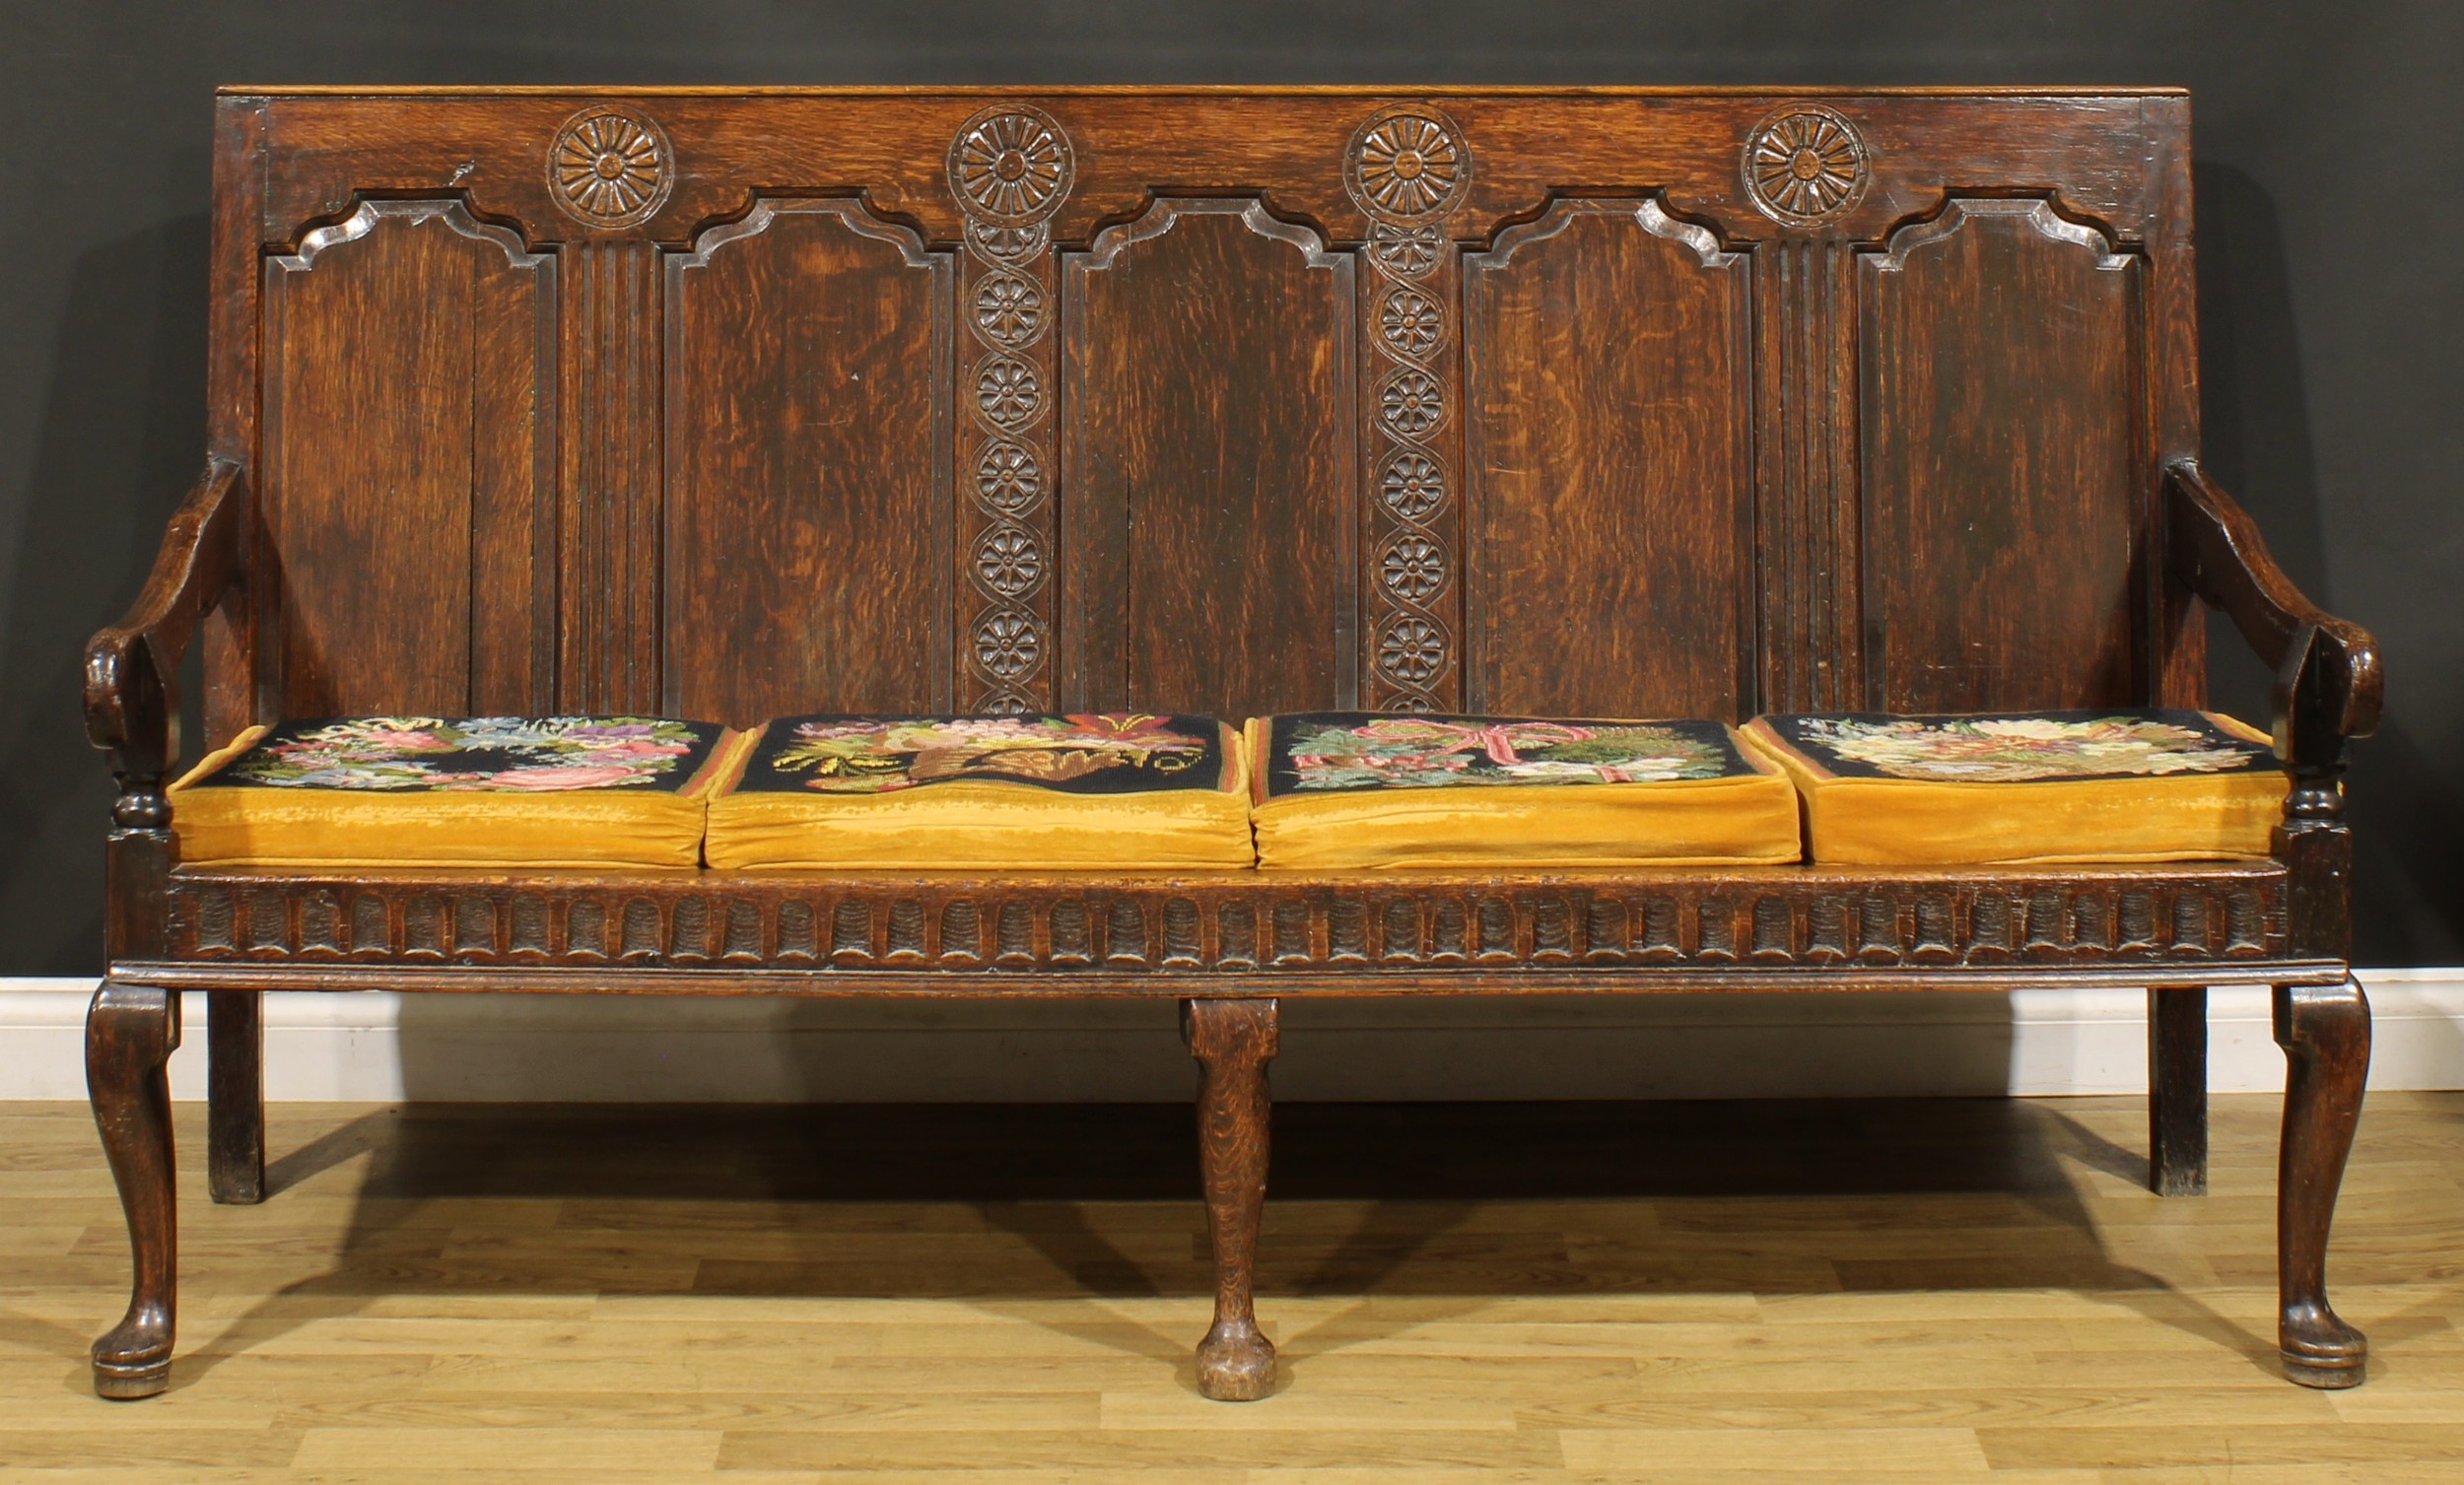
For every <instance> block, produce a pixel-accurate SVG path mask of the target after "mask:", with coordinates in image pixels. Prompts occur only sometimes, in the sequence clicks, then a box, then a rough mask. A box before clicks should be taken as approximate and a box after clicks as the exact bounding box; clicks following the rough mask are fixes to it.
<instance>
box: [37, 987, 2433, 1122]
mask: <svg viewBox="0 0 2464 1485" xmlns="http://www.w3.org/2000/svg"><path fill="white" fill-rule="evenodd" d="M2361 979H2362V982H2363V984H2364V985H2365V986H2366V987H2367V989H2368V991H2369V994H2370V998H2371V1004H2372V1007H2373V1009H2374V1011H2375V1014H2376V1026H2377V1041H2376V1054H2375V1056H2374V1058H2373V1060H2372V1064H2371V1067H2370V1086H2372V1087H2374V1088H2464V968H2455V969H2423V970H2364V971H2362V972H2361ZM92 989H93V986H92V984H91V983H89V982H87V981H82V980H76V979H0V1099H79V1098H83V1097H85V1070H84V1062H83V1053H82V1046H81V1027H82V1023H83V1021H84V1017H85V1011H86V1002H87V999H88V997H89V995H90V994H91V993H92ZM185 1015H186V1021H187V1041H186V1045H185V1046H182V1047H181V1048H180V1050H179V1051H178V1052H177V1053H176V1054H175V1055H174V1056H173V1057H172V1059H171V1092H172V1096H173V1097H174V1098H181V1099H193V1098H202V1097H203V1096H204V1092H205V1005H204V997H203V996H200V995H191V996H189V997H188V1003H187V1005H186V1007H185ZM265 1015H266V1094H267V1096H268V1097H269V1098H274V1099H330V1100H343V1101H352V1102H359V1101H388V1102H389V1101H395V1100H438V1101H445V1102H474V1101H477V1102H520V1101H537V1102H546V1103H654V1102H692V1103H713V1102H716V1103H805V1102H812V1103H856V1102H863V1103H873V1102H881V1103H994V1102H1021V1103H1040V1102H1080V1101H1091V1102H1110V1101H1142V1100H1158V1101H1161V1100H1179V1099H1184V1098H1187V1097H1189V1096H1190V1091H1191V1080H1192V1069H1191V1065H1190V1062H1189V1059H1188V1055H1187V1053H1186V1052H1184V1051H1183V1050H1182V1048H1181V1045H1180V1039H1179V1033H1178V1028H1177V1026H1176V1024H1175V1015H1176V1013H1175V1010H1174V1006H1173V1004H1172V1002H1170V1001H1168V1000H1157V1001H1152V1002H1122V1001H1104V1000H1067V999H1056V1000H1052V1001H1048V1002H1044V1003H1041V1004H1021V1003H1017V1002H1009V1001H1003V1002H990V1001H946V1000H937V1001H925V1000H917V1001H911V1002H908V1003H905V1004H898V1003H884V1002H881V1001H788V1000H778V999H718V998H684V997H672V998H671V997H648V996H605V997H600V996H569V995H537V996H529V995H390V994H347V995H343V994H333V995H319V994H313V993H283V994H273V995H269V996H267V997H266V1012H265ZM2208 1017H2209V1059H2210V1060H2209V1077H2210V1082H2211V1086H2212V1087H2213V1088H2214V1089H2215V1090H2216V1091H2218V1092H2220V1093H2222V1092H2249V1091H2258V1090H2267V1089H2281V1088H2282V1087H2283V1086H2284V1076H2285V1072H2284V1057H2283V1054H2282V1053H2281V1052H2279V1051H2278V1050H2277V1048H2276V1046H2275V1044H2274V1042H2273V1041H2272V1040H2271V1037H2270V1033H2269V1025H2268V992H2267V991H2266V990H2265V989H2263V988H2232V989H2219V990H2214V991H2211V992H2210V994H2209V997H2208ZM1282 1042H1283V1046H1282V1055H1281V1056H1280V1057H1279V1058H1278V1059H1277V1060H1276V1062H1275V1065H1274V1087H1275V1095H1276V1097H1277V1098H1281V1099H1290V1100H1367V1099H1378V1100H1387V1099H1392V1100H1427V1099H1480V1100H1488V1099H1641V1098H1662V1099H1668V1098H1677V1099H1719V1098H1779V1097H1790V1096H1800V1097H1832V1098H1839V1097H1928V1096H1961V1095H1971V1096H1972V1095H1994V1094H2005V1093H2009V1094H2021V1095H2062V1094H2089V1093H2137V1092H2141V1091H2144V1090H2145V1089H2146V1087H2147V1002H2146V997H2145V995H2143V994H2142V993H2141V992H2139V991H2136V990H2026V991H2020V992H2018V993H2015V994H2011V995H1999V994H1976V993H1972V992H1937V993H1932V994H1926V993H1909V994H1888V995H1880V994H1877V995H1835V994H1769V995H1736V994H1725V995H1653V996H1632V997H1612V996H1591V997H1582V996H1545V997H1518V998H1513V999H1506V998H1487V999H1462V1000H1452V999H1450V1000H1419V1001H1403V1000H1392V999H1380V1000H1355V1001H1325V1002H1318V1003H1314V1004H1313V1003H1307V1002H1296V1001H1286V1002H1285V1004H1284V1009H1283V1039H1282Z"/></svg>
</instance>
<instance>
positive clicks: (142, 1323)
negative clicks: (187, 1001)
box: [86, 984, 179, 1398]
mask: <svg viewBox="0 0 2464 1485" xmlns="http://www.w3.org/2000/svg"><path fill="white" fill-rule="evenodd" d="M178 1045H179V996H178V995H177V994H175V993H174V992H172V991H170V990H160V989H155V988H153V987H151V986H148V985H128V984H105V985H104V986H103V988H102V989H101V990H99V991H97V992H96V994H95V997H94V1008H93V1009H92V1010H91V1011H89V1012H88V1013H87V1016H86V1087H87V1090H88V1092H89V1093H90V1095H91V1096H92V1098H93V1100H94V1118H95V1127H96V1128H98V1129H100V1130H101V1131H102V1132H103V1156H104V1158H105V1159H106V1160H108V1161H109V1162H110V1165H111V1179H112V1181H115V1182H117V1183H118V1185H119V1192H120V1208H121V1210H123V1211H124V1212H126V1213H127V1215H128V1250H129V1258H130V1262H131V1266H132V1268H133V1269H134V1279H133V1281H132V1283H131V1284H130V1287H129V1296H128V1314H127V1315H126V1316H122V1317H121V1319H120V1322H119V1323H118V1324H116V1325H114V1326H112V1327H111V1328H110V1330H108V1331H107V1332H105V1333H104V1335H103V1338H102V1339H101V1340H98V1341H96V1342H95V1343H94V1389H95V1392H96V1394H97V1395H98V1396H103V1397H120V1398H127V1397H151V1396H153V1395H154V1394H155V1393H157V1392H160V1391H162V1390H163V1389H164V1388H165V1387H168V1386H170V1385H171V1330H172V1316H173V1310H174V1308H175V1302H176V1287H177V1284H178V1274H177V1263H178V1249H179V1246H178V1225H177V1215H178V1214H177V1209H176V1207H175V1205H174V1202H173V1196H172V1190H171V1077H170V1074H169V1072H168V1070H167V1069H166V1067H165V1065H164V1064H165V1063H167V1062H168V1061H170V1059H171V1048H172V1047H175V1046H178Z"/></svg>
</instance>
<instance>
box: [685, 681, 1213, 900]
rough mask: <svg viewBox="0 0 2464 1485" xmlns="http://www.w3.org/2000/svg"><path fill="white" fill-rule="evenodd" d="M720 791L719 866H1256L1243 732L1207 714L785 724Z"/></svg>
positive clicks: (817, 718)
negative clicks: (1250, 822)
mask: <svg viewBox="0 0 2464 1485" xmlns="http://www.w3.org/2000/svg"><path fill="white" fill-rule="evenodd" d="M723 772H724V774H725V775H726V780H725V782H724V783H723V785H722V787H721V788H720V789H719V792H718V793H716V794H715V795H714V796H713V799H712V804H711V816H710V827H709V835H708V839H707V840H706V842H705V843H704V849H705V851H706V853H707V857H708V859H709V861H710V864H711V865H713V866H730V867H750V868H764V867H798V866H810V867H892V868H905V867H933V868H944V869H952V870H976V869H1012V870H1014V869H1033V868H1039V867H1057V868H1066V867H1097V866H1100V867H1120V868H1160V867H1222V866H1247V865H1249V864H1250V861H1251V856H1250V844H1249V813H1248V811H1249V807H1248V793H1247V789H1248V770H1247V763H1246V756H1245V754H1244V753H1243V751H1242V749H1241V746H1240V738H1239V736H1238V734H1236V733H1234V732H1233V731H1232V730H1231V729H1230V728H1228V727H1226V726H1225V725H1224V724H1223V723H1222V722H1220V721H1217V720H1216V719H1214V718H1213V717H1209V716H1181V715H1153V714H1146V713H1132V712H1079V713H1071V714H1067V715H1026V716H888V715H877V714H861V715H843V714H824V715H813V716H790V717H782V718H780V719H778V720H776V721H771V722H768V723H765V724H764V725H763V726H762V727H761V728H760V729H758V730H757V731H755V732H753V733H749V734H747V735H746V736H745V737H744V738H743V739H742V740H741V742H740V743H739V744H738V745H737V746H736V748H735V750H734V757H733V759H732V760H731V762H730V763H729V764H728V765H726V766H725V767H724V769H723Z"/></svg>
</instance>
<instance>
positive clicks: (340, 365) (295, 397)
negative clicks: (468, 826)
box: [257, 201, 556, 716]
mask: <svg viewBox="0 0 2464 1485" xmlns="http://www.w3.org/2000/svg"><path fill="white" fill-rule="evenodd" d="M555 270H556V264H555V260H554V258H553V257H552V256H550V255H548V254H545V253H534V252H531V251H529V250H527V249H526V248H525V247H524V245H523V243H522V241H521V239H520V238H519V237H518V236H515V235H514V234H513V233H512V232H510V231H508V230H506V229H504V228H501V227H495V226H490V225H485V224H482V223H480V222H477V221H475V220H474V219H473V218H472V217H471V216H470V214H469V213H468V212H467V211H465V210H464V209H463V208H462V206H461V205H460V204H459V203H458V202H453V201H366V202H362V203H360V204H359V206H358V208H357V209H356V210H355V211H353V212H352V213H351V214H350V215H349V216H348V217H345V218H343V219H342V220H341V221H339V222H336V223H334V224H332V225H330V226H326V227H320V228H317V229H315V230H314V231H311V232H309V233H308V234H306V235H305V236H303V237H302V238H301V240H300V243H299V246H298V249H297V250H296V251H294V252H290V253H283V254H277V255H273V256H269V257H268V258H266V259H265V263H264V269H263V274H264V281H263V291H264V296H265V298H264V316H265V331H266V333H265V341H266V345H267V347H268V353H267V360H266V367H265V380H264V398H265V403H264V418H265V447H264V451H263V455H262V462H261V466H260V467H261V473H260V475H259V484H258V508H259V511H260V518H261V521H262V526H261V538H260V539H261V543H262V549H263V551H264V552H265V554H266V559H265V560H266V561H267V563H268V565H269V569H278V570H279V571H280V572H281V573H282V574H283V580H282V581H281V582H280V583H279V584H274V583H267V584H262V585H260V586H259V588H258V590H257V592H258V602H259V605H260V607H259V615H260V622H262V623H264V624H266V625H267V627H268V632H269V633H271V634H273V635H275V636H276V637H277V638H278V641H279V648H278V649H276V650H275V651H273V652H272V653H269V654H267V655H265V656H264V657H262V661H261V664H262V667H263V668H262V669H261V670H260V675H259V685H260V687H261V688H263V690H264V692H265V694H266V696H267V698H268V706H267V709H268V710H270V711H273V712H275V713H278V714H283V715H291V716H329V715H333V714H335V713H337V712H349V711H379V710H413V711H426V710H434V711H444V712H468V711H471V710H474V709H476V710H489V709H495V710H520V709H525V708H528V707H530V706H532V705H533V704H534V703H536V702H539V701H543V700H544V699H545V698H546V696H547V694H548V688H549V684H550V680H549V678H550V674H551V667H552V664H553V659H552V651H551V648H550V646H551V643H552V640H553V635H554V629H553V624H554V613H553V611H552V609H551V608H550V607H549V606H548V603H547V601H545V599H544V597H543V595H542V594H540V592H539V591H538V588H537V585H536V575H535V574H537V573H539V572H540V571H541V570H543V569H544V568H546V567H548V566H550V565H552V564H553V561H554V552H555V542H556V523H555V508H554V505H553V502H554V500H555V491H556V483H555V468H554V464H553V462H552V461H553V458H554V450H555V447H556V439H555V436H554V433H553V430H552V429H550V428H549V427H548V426H547V425H546V423H545V421H544V419H545V418H546V417H548V416H549V415H550V414H549V407H552V405H553V396H554V388H555V385H556V372H555V357H554V350H553V341H552V340H551V338H550V337H551V334H552V328H553V326H554V323H555V315H556V271H555ZM543 399H544V400H545V403H546V405H544V406H543ZM275 554H279V556H278V557H277V556H276V555H275Z"/></svg>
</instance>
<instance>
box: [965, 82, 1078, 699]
mask: <svg viewBox="0 0 2464 1485" xmlns="http://www.w3.org/2000/svg"><path fill="white" fill-rule="evenodd" d="M1075 175H1076V167H1075V163H1074V161H1073V159H1072V157H1071V153H1070V147H1069V138H1068V136H1067V135H1065V134H1063V133H1062V132H1061V126H1060V125H1059V124H1057V123H1055V122H1054V121H1053V120H1052V119H1051V118H1050V117H1049V116H1047V115H1046V114H1044V113H1042V112H1041V111H1039V110H1037V109H1034V108H1029V107H1024V106H1017V105H1005V106H996V107H992V108H987V109H985V110H984V111H983V112H981V113H978V114H977V115H976V116H975V117H973V118H971V119H969V120H967V122H966V124H965V126H964V127H962V128H960V129H959V131H958V137H957V138H956V139H955V140H953V141H952V142H951V144H950V153H949V183H950V192H951V194H952V195H954V196H955V197H957V199H958V205H959V208H960V209H961V210H962V211H964V212H965V213H966V215H967V226H966V242H967V250H966V253H965V254H964V256H963V257H962V259H961V261H960V268H959V283H958V294H959V306H960V317H961V318H962V319H963V320H964V321H965V323H966V326H967V342H966V344H965V345H963V346H962V347H961V348H960V352H959V366H958V401H959V423H960V428H959V433H958V487H959V501H958V512H959V514H958V543H959V546H958V552H959V573H958V615H957V621H958V636H959V639H958V648H959V665H958V670H959V674H958V685H957V688H956V695H957V698H958V705H959V707H960V708H961V709H964V710H968V711H994V712H1020V711H1028V710H1037V709H1045V708H1049V707H1051V706H1052V705H1053V674H1054V665H1053V587H1052V581H1051V576H1052V557H1051V554H1052V552H1053V472H1054V470H1055V469H1057V468H1058V467H1059V465H1060V459H1059V457H1058V453H1057V450H1056V449H1055V447H1054V442H1053V437H1054V421H1055V420H1054V418H1053V416H1052V414H1053V401H1054V395H1055V392H1056V390H1057V388H1058V387H1059V386H1060V382H1061V378H1060V373H1059V368H1058V367H1057V365H1056V364H1055V363H1056V356H1057V348H1058V345H1059V337H1058V336H1056V335H1054V334H1053V333H1052V323H1053V312H1054V308H1055V305H1056V304H1058V303H1059V300H1060V296H1059V293H1058V290H1057V286H1056V282H1055V275H1054V262H1053V253H1052V232H1051V228H1050V227H1049V225H1048V224H1049V222H1050V219H1051V217H1052V215H1053V213H1055V212H1057V211H1059V210H1060V209H1061V203H1062V202H1063V201H1064V200H1066V199H1067V198H1068V195H1069V187H1070V185H1071V183H1072V182H1073V180H1074V179H1075Z"/></svg>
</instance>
